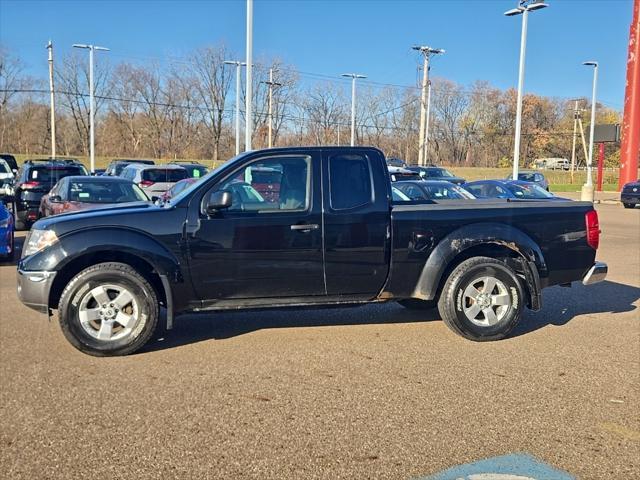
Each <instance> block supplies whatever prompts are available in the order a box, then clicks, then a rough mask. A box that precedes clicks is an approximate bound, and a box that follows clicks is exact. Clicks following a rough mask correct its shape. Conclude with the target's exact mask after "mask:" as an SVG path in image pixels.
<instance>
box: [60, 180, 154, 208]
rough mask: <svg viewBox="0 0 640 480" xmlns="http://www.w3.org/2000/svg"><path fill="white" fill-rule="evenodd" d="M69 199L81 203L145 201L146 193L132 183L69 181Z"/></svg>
mask: <svg viewBox="0 0 640 480" xmlns="http://www.w3.org/2000/svg"><path fill="white" fill-rule="evenodd" d="M68 198H69V201H71V202H83V203H126V202H139V201H143V202H147V201H149V198H148V197H147V195H146V194H145V193H144V192H143V191H142V189H140V187H138V186H137V185H134V184H133V183H126V182H95V181H92V182H81V181H79V182H70V183H69V195H68Z"/></svg>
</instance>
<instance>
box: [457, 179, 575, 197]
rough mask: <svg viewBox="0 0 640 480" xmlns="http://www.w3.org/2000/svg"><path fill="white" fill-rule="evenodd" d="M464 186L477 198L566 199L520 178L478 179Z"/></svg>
mask: <svg viewBox="0 0 640 480" xmlns="http://www.w3.org/2000/svg"><path fill="white" fill-rule="evenodd" d="M464 188H465V189H467V190H468V191H470V192H471V193H472V194H473V195H475V196H476V197H477V198H511V199H514V198H519V199H526V200H536V199H537V200H565V201H570V200H569V199H567V198H562V197H556V196H555V195H554V194H553V193H550V192H548V191H546V190H545V189H543V188H541V187H540V186H538V185H537V184H535V183H530V182H523V181H520V180H478V181H476V182H469V183H465V184H464Z"/></svg>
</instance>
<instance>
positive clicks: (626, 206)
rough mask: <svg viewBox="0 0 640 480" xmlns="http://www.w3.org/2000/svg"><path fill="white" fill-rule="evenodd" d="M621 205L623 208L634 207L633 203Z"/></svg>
mask: <svg viewBox="0 0 640 480" xmlns="http://www.w3.org/2000/svg"><path fill="white" fill-rule="evenodd" d="M622 205H624V208H635V206H636V204H635V203H623V204H622Z"/></svg>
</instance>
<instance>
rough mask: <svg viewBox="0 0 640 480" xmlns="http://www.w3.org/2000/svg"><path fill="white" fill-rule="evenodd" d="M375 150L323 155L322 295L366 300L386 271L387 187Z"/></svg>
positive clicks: (388, 237)
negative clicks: (323, 291) (325, 287)
mask: <svg viewBox="0 0 640 480" xmlns="http://www.w3.org/2000/svg"><path fill="white" fill-rule="evenodd" d="M386 168H387V167H386V165H385V163H384V158H383V156H382V154H381V153H380V152H379V151H377V150H375V149H358V150H353V149H349V150H337V149H333V150H329V149H328V150H325V151H324V154H323V171H324V175H323V178H324V179H326V180H325V181H324V182H323V190H324V192H323V193H324V197H323V198H324V217H323V219H324V233H325V239H324V242H325V274H326V282H327V294H328V295H343V294H344V295H351V296H353V295H363V296H365V297H372V296H374V295H375V294H376V293H378V292H379V291H380V289H381V288H382V286H383V285H384V283H385V281H386V278H387V274H388V271H389V252H390V224H389V223H390V211H389V198H388V195H389V191H390V190H389V184H388V178H387V176H386V175H385V169H386Z"/></svg>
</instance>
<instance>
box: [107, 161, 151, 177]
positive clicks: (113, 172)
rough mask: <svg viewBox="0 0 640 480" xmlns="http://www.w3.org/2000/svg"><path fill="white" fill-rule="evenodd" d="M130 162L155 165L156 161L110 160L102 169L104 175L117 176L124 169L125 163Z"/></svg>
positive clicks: (128, 163) (129, 163)
mask: <svg viewBox="0 0 640 480" xmlns="http://www.w3.org/2000/svg"><path fill="white" fill-rule="evenodd" d="M132 163H141V164H143V165H155V163H156V162H154V161H153V160H140V159H120V160H112V161H111V163H109V165H108V166H107V168H106V170H105V171H104V175H109V176H116V177H119V176H120V174H121V173H122V170H124V169H125V167H126V166H127V165H131V164H132Z"/></svg>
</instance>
